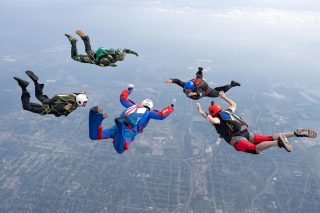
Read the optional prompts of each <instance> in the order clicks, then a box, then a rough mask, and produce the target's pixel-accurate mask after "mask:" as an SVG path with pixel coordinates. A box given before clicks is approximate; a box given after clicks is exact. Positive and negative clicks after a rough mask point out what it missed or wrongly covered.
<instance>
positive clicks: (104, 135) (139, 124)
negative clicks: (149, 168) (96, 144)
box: [89, 84, 175, 154]
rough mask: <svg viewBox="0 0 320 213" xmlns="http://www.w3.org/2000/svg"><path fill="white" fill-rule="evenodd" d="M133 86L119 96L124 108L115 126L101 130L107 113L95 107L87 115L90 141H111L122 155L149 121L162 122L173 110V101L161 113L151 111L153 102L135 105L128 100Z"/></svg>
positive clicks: (148, 100)
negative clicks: (110, 139)
mask: <svg viewBox="0 0 320 213" xmlns="http://www.w3.org/2000/svg"><path fill="white" fill-rule="evenodd" d="M133 90H134V85H133V84H129V86H128V89H125V90H123V91H122V92H121V94H120V103H121V104H122V105H123V106H124V107H125V108H126V109H125V110H124V111H123V112H122V113H121V115H120V117H118V118H116V119H115V125H114V126H113V127H111V128H109V129H103V127H102V122H103V120H104V119H105V118H106V117H107V116H108V115H107V113H105V112H103V110H102V109H101V108H100V107H98V106H96V107H92V108H91V109H90V113H89V137H90V139H91V140H102V139H108V138H112V139H113V147H114V149H115V150H116V151H117V153H119V154H122V153H123V152H124V151H125V150H127V149H128V148H129V145H130V144H131V143H132V141H133V140H134V138H135V136H136V135H137V134H139V133H142V132H143V129H144V128H145V127H146V126H147V125H148V122H149V120H150V119H155V120H163V119H165V118H166V117H167V116H169V114H170V113H172V112H173V110H174V105H175V99H174V100H173V101H172V103H171V105H170V106H167V107H165V108H163V109H162V110H161V111H157V110H153V109H152V108H153V102H152V101H151V100H150V99H145V100H143V101H142V102H141V104H135V103H134V102H133V101H131V100H130V99H128V96H129V95H130V94H131V93H132V92H133Z"/></svg>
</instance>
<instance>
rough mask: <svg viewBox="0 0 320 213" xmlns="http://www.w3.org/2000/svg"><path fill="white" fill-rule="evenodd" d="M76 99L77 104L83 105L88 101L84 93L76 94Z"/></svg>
mask: <svg viewBox="0 0 320 213" xmlns="http://www.w3.org/2000/svg"><path fill="white" fill-rule="evenodd" d="M76 101H77V104H78V106H82V107H85V106H86V103H87V102H88V98H87V96H86V95H85V94H83V93H81V94H78V95H77V97H76Z"/></svg>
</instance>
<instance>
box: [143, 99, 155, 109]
mask: <svg viewBox="0 0 320 213" xmlns="http://www.w3.org/2000/svg"><path fill="white" fill-rule="evenodd" d="M141 104H142V105H143V106H145V107H148V108H149V109H150V110H152V108H153V102H152V101H151V100H150V99H144V100H143V101H142V102H141Z"/></svg>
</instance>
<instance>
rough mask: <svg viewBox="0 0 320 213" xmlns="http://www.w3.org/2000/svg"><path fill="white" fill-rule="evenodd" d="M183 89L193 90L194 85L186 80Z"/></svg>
mask: <svg viewBox="0 0 320 213" xmlns="http://www.w3.org/2000/svg"><path fill="white" fill-rule="evenodd" d="M183 88H185V89H191V90H192V91H194V90H195V88H196V87H195V86H194V83H193V82H192V81H187V82H185V83H184V87H183Z"/></svg>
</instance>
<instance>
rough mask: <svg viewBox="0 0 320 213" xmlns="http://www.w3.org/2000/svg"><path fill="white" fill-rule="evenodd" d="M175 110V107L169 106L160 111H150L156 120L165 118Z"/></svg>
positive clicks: (150, 114)
mask: <svg viewBox="0 0 320 213" xmlns="http://www.w3.org/2000/svg"><path fill="white" fill-rule="evenodd" d="M173 110H174V108H173V107H172V106H167V107H165V108H163V109H162V110H161V111H160V112H159V111H158V110H152V111H150V113H149V117H150V118H152V119H155V120H163V119H165V118H166V117H168V116H169V115H170V114H171V113H172V112H173Z"/></svg>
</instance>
